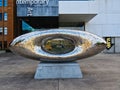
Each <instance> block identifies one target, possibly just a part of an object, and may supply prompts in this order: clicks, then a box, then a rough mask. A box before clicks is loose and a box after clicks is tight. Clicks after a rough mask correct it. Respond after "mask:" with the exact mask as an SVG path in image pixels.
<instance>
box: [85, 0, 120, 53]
mask: <svg viewBox="0 0 120 90" xmlns="http://www.w3.org/2000/svg"><path fill="white" fill-rule="evenodd" d="M96 1H97V2H98V14H97V15H96V16H95V17H94V18H93V19H92V20H90V21H89V22H86V31H88V32H91V33H94V34H97V35H99V36H101V37H112V38H115V42H114V45H115V46H113V47H112V48H111V49H110V50H106V52H116V53H118V52H120V44H119V42H120V0H96ZM112 49H113V50H112Z"/></svg>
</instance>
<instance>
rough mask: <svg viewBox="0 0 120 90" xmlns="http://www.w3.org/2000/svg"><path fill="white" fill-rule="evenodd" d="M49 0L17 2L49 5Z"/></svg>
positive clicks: (17, 1)
mask: <svg viewBox="0 0 120 90" xmlns="http://www.w3.org/2000/svg"><path fill="white" fill-rule="evenodd" d="M48 3H49V0H16V4H29V5H48Z"/></svg>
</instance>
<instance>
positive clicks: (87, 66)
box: [0, 53, 120, 90]
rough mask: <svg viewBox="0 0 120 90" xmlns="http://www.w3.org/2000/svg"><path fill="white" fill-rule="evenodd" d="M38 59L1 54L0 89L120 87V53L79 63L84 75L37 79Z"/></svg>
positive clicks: (95, 89)
mask: <svg viewBox="0 0 120 90" xmlns="http://www.w3.org/2000/svg"><path fill="white" fill-rule="evenodd" d="M38 63H39V62H38V61H33V60H29V59H26V58H23V57H20V56H16V55H14V54H12V53H1V54H0V90H120V54H99V55H96V56H94V57H91V58H87V59H84V60H81V61H78V63H79V64H80V65H81V69H82V72H83V75H84V78H83V79H59V80H58V79H57V80H34V79H33V77H34V73H35V70H36V67H37V64H38Z"/></svg>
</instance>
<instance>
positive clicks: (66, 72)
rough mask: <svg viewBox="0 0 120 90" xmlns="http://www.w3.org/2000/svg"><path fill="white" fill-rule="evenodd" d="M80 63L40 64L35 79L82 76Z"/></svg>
mask: <svg viewBox="0 0 120 90" xmlns="http://www.w3.org/2000/svg"><path fill="white" fill-rule="evenodd" d="M82 77H83V75H82V72H81V69H80V65H79V64H78V63H76V62H71V63H43V62H41V63H40V64H38V67H37V69H36V73H35V76H34V79H65V78H82Z"/></svg>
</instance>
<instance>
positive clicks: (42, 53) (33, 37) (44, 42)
mask: <svg viewBox="0 0 120 90" xmlns="http://www.w3.org/2000/svg"><path fill="white" fill-rule="evenodd" d="M105 47H106V42H105V40H103V39H102V38H100V37H98V36H96V35H93V34H91V33H88V32H83V31H78V30H67V29H50V30H45V31H35V32H31V33H28V34H24V35H21V36H19V37H17V38H16V39H14V40H13V42H12V43H11V44H10V49H11V50H12V51H13V52H15V53H18V54H20V55H22V56H25V57H28V58H31V59H35V60H39V61H49V62H67V61H74V60H79V59H82V58H86V57H89V56H92V55H95V54H97V53H99V52H101V51H102V50H104V49H105Z"/></svg>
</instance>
